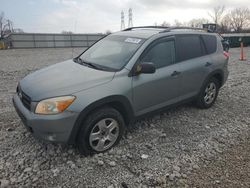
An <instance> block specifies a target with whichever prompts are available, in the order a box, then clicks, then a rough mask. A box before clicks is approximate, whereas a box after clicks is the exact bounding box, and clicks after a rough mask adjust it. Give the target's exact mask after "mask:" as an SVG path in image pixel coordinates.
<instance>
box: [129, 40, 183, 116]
mask: <svg viewBox="0 0 250 188" xmlns="http://www.w3.org/2000/svg"><path fill="white" fill-rule="evenodd" d="M142 62H152V63H154V64H155V67H156V72H155V73H154V74H140V75H138V76H134V77H133V80H132V85H133V104H134V109H135V111H136V115H141V114H144V113H147V112H149V111H152V110H155V109H158V108H161V107H163V106H165V105H168V104H171V103H174V102H175V101H176V100H177V98H178V97H179V95H180V92H179V87H180V83H181V79H180V76H179V74H178V73H179V70H178V69H179V67H178V66H176V64H175V42H174V38H169V37H168V38H163V39H160V40H157V41H155V42H153V43H152V44H151V45H149V47H148V48H147V49H146V50H145V51H144V53H143V54H142V56H141V57H140V58H139V60H138V63H142Z"/></svg>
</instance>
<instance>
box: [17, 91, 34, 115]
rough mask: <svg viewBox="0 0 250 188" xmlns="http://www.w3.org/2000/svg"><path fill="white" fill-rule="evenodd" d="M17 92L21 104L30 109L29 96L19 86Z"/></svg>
mask: <svg viewBox="0 0 250 188" xmlns="http://www.w3.org/2000/svg"><path fill="white" fill-rule="evenodd" d="M17 94H18V96H19V98H20V100H21V101H22V103H23V105H24V106H25V108H27V109H28V110H30V109H31V98H30V97H29V96H28V95H26V94H25V93H24V92H23V91H22V89H21V88H20V87H17Z"/></svg>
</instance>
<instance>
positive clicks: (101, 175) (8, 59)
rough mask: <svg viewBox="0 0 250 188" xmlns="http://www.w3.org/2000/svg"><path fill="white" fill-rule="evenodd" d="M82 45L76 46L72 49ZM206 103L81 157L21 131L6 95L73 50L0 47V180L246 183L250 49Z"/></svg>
mask: <svg viewBox="0 0 250 188" xmlns="http://www.w3.org/2000/svg"><path fill="white" fill-rule="evenodd" d="M81 50H82V49H75V50H74V51H75V53H77V52H80V51H81ZM245 50H246V52H247V55H248V57H247V59H248V61H243V62H240V61H238V57H239V49H231V52H230V53H231V59H230V63H229V69H230V76H229V78H228V82H227V83H226V85H224V86H223V88H222V89H221V91H220V94H219V96H218V99H217V102H216V103H215V105H214V106H213V107H212V108H210V109H208V110H200V109H197V108H195V107H193V106H192V105H183V106H180V107H177V108H174V109H172V110H169V111H166V112H164V113H161V114H158V115H155V116H152V117H148V118H147V119H143V120H141V121H138V122H137V123H135V124H134V126H133V128H132V129H131V130H130V131H129V133H128V134H127V136H126V138H125V139H123V140H122V141H121V142H120V144H119V145H118V146H116V147H115V148H114V149H112V150H110V151H109V152H107V153H104V154H98V155H94V156H93V157H84V156H81V155H80V154H79V152H78V151H77V150H76V149H75V148H74V147H71V146H65V145H54V144H46V143H42V142H41V141H38V140H36V139H34V138H33V137H32V135H31V134H30V133H28V132H27V131H26V129H25V128H24V126H23V124H22V123H21V122H20V119H19V117H18V116H17V114H16V112H15V110H14V108H13V106H12V102H11V98H12V95H13V94H14V93H15V88H16V85H17V82H18V80H20V79H21V78H23V77H24V76H25V75H27V74H28V73H30V72H32V71H35V70H37V69H40V68H42V67H44V66H47V65H50V64H54V63H57V62H60V61H62V60H66V59H69V58H71V57H72V50H71V49H22V50H21V49H19V50H5V51H0V182H1V184H0V186H1V187H109V188H112V187H124V188H125V187H129V188H130V187H157V186H158V187H194V186H195V187H250V172H249V169H250V168H249V167H250V151H249V143H250V141H249V138H250V115H249V112H250V48H246V49H245Z"/></svg>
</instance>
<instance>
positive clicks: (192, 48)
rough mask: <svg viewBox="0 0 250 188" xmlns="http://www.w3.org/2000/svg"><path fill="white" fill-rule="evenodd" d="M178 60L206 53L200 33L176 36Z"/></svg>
mask: <svg viewBox="0 0 250 188" xmlns="http://www.w3.org/2000/svg"><path fill="white" fill-rule="evenodd" d="M176 54H177V61H178V62H180V61H185V60H188V59H193V58H196V57H201V56H203V55H205V51H204V46H203V44H202V43H201V40H200V36H199V35H183V36H182V35H181V36H178V35H177V36H176Z"/></svg>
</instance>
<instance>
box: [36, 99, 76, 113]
mask: <svg viewBox="0 0 250 188" xmlns="http://www.w3.org/2000/svg"><path fill="white" fill-rule="evenodd" d="M75 98H76V97H75V96H63V97H55V98H50V99H45V100H42V101H40V102H39V103H38V104H37V106H36V110H35V113H37V114H58V113H60V112H62V111H64V110H65V109H66V108H67V107H68V106H69V105H70V104H71V103H72V102H73V101H74V100H75Z"/></svg>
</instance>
